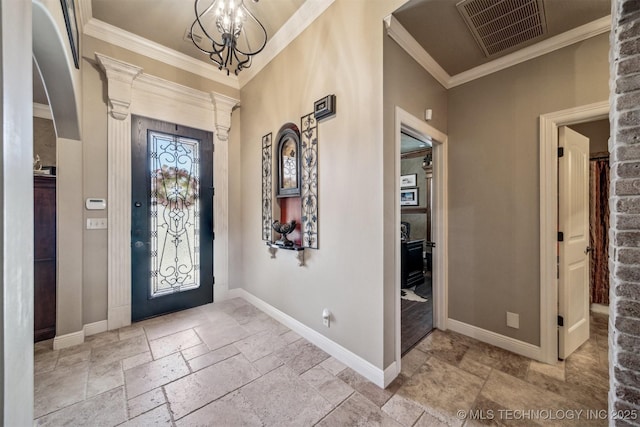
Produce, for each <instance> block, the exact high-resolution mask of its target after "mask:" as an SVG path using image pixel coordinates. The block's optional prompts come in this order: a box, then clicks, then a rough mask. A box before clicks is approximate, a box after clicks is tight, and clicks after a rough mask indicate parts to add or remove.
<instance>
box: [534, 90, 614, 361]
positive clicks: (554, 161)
mask: <svg viewBox="0 0 640 427" xmlns="http://www.w3.org/2000/svg"><path fill="white" fill-rule="evenodd" d="M608 117H609V101H602V102H596V103H593V104H588V105H582V106H579V107H575V108H569V109H566V110H561V111H556V112H553V113H548V114H543V115H541V116H540V360H541V361H542V362H546V363H555V362H556V361H557V360H558V337H557V327H558V324H557V322H558V275H557V274H558V272H557V256H558V253H557V244H558V225H557V224H558V128H559V127H560V126H566V125H573V124H577V123H584V122H589V121H593V120H601V119H605V118H608Z"/></svg>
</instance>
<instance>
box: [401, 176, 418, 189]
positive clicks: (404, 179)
mask: <svg viewBox="0 0 640 427" xmlns="http://www.w3.org/2000/svg"><path fill="white" fill-rule="evenodd" d="M417 182H418V174H417V173H414V174H411V175H400V188H405V187H415V186H416V185H417V184H416V183H417Z"/></svg>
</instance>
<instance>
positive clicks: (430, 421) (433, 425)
mask: <svg viewBox="0 0 640 427" xmlns="http://www.w3.org/2000/svg"><path fill="white" fill-rule="evenodd" d="M413 427H449V424H447V423H445V422H444V421H442V420H441V419H440V418H436V417H434V416H433V415H431V414H429V413H428V412H425V413H423V414H422V416H421V417H420V418H418V421H417V422H416V423H415V424H414V425H413Z"/></svg>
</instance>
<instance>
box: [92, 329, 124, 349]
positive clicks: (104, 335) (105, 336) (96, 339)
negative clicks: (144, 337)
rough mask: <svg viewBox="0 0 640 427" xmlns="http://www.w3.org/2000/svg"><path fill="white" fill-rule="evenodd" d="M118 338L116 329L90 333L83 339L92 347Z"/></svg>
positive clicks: (112, 341) (109, 342)
mask: <svg viewBox="0 0 640 427" xmlns="http://www.w3.org/2000/svg"><path fill="white" fill-rule="evenodd" d="M118 340H120V338H119V336H118V331H107V332H101V333H99V334H95V335H90V336H88V337H86V338H85V339H84V342H85V344H89V345H90V346H91V347H92V348H95V347H101V346H103V345H107V344H111V343H114V342H116V341H118Z"/></svg>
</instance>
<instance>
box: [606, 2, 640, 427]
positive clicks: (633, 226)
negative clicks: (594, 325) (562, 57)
mask: <svg viewBox="0 0 640 427" xmlns="http://www.w3.org/2000/svg"><path fill="white" fill-rule="evenodd" d="M612 6H613V7H612V10H613V13H612V19H613V22H612V28H611V53H610V55H611V58H610V63H611V65H610V66H611V84H610V87H611V90H612V93H611V112H610V121H611V139H610V141H609V149H610V151H611V185H610V189H611V196H610V200H609V206H610V210H611V215H610V231H609V233H610V234H609V235H610V249H609V266H610V274H611V276H610V277H611V280H610V283H611V288H610V291H609V294H610V310H609V311H610V317H609V381H610V389H609V414H610V419H609V425H611V426H623V425H624V426H627V425H634V426H640V248H639V247H640V74H639V73H640V39H639V38H638V37H639V36H640V1H638V0H614V1H613V5H612ZM625 411H630V412H625ZM611 414H615V415H619V417H618V418H620V417H622V418H623V419H614V418H616V417H612V416H611ZM625 415H630V416H628V417H625ZM632 418H633V419H632Z"/></svg>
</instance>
